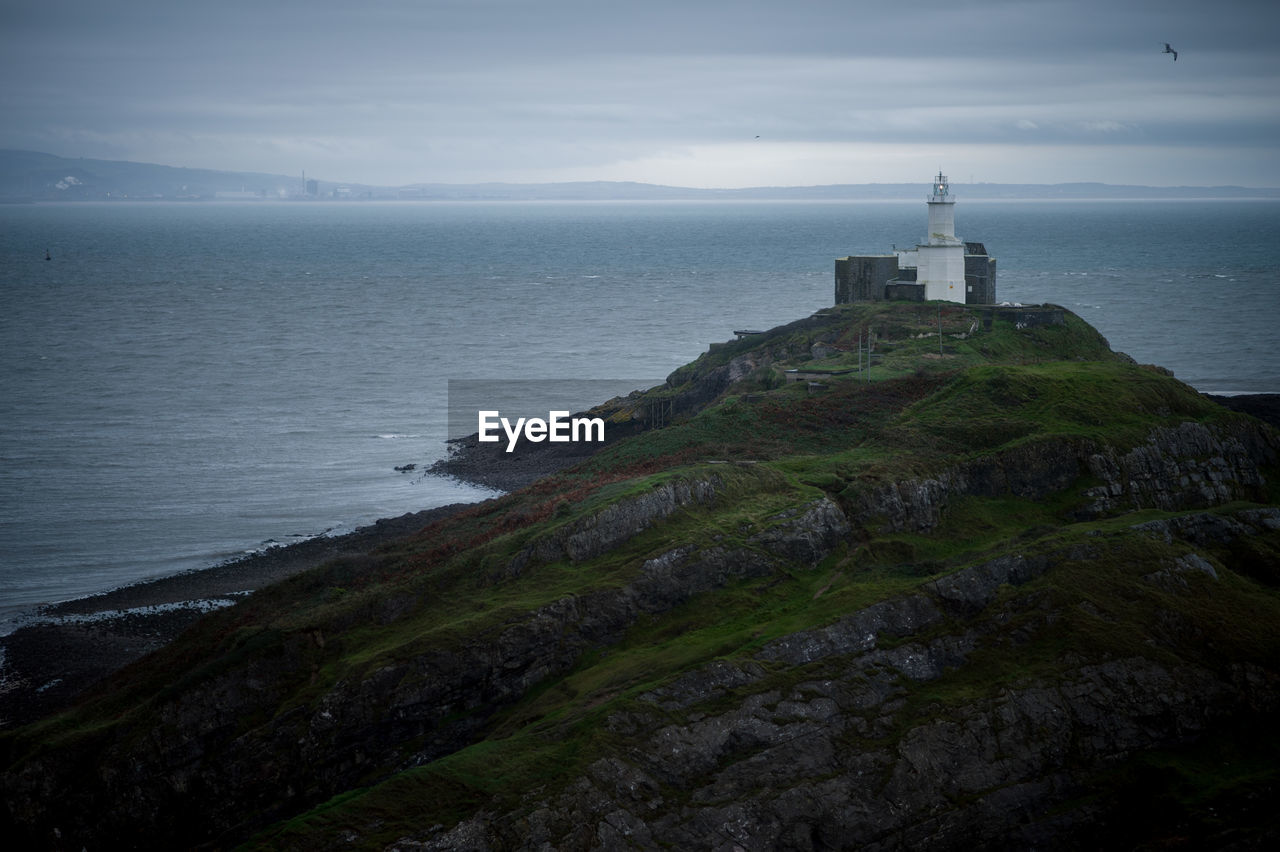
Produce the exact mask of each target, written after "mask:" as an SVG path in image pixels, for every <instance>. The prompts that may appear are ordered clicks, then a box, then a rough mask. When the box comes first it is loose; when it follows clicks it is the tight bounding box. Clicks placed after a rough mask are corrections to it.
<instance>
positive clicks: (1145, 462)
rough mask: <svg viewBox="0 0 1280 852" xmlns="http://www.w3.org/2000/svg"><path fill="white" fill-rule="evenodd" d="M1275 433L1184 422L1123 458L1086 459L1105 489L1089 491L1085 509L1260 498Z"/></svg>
mask: <svg viewBox="0 0 1280 852" xmlns="http://www.w3.org/2000/svg"><path fill="white" fill-rule="evenodd" d="M1276 455H1277V446H1276V442H1275V438H1274V433H1273V432H1269V431H1268V432H1264V431H1262V430H1258V429H1254V428H1248V427H1245V428H1237V429H1234V430H1232V431H1226V430H1224V429H1222V428H1211V427H1208V426H1205V425H1203V424H1201V423H1194V422H1186V423H1180V424H1178V425H1177V426H1174V427H1169V428H1161V429H1156V430H1155V431H1154V432H1153V433H1152V434H1151V435H1150V437H1148V439H1147V441H1146V443H1144V444H1143V445H1141V446H1138V447H1135V448H1133V449H1132V450H1129V451H1128V452H1125V453H1121V452H1119V451H1117V450H1116V449H1115V448H1112V447H1108V448H1104V449H1102V450H1100V451H1099V452H1096V453H1093V454H1091V455H1090V456H1089V457H1088V459H1087V460H1086V464H1087V467H1088V470H1089V472H1090V473H1091V474H1092V475H1093V476H1095V477H1096V478H1098V479H1100V480H1102V484H1101V485H1098V486H1095V487H1093V488H1089V489H1087V490H1086V491H1085V496H1086V497H1087V498H1088V499H1089V500H1090V501H1091V502H1090V505H1089V506H1088V508H1087V509H1086V510H1085V512H1086V513H1088V514H1090V515H1095V516H1100V515H1107V514H1112V513H1115V512H1116V511H1118V510H1122V509H1165V510H1178V509H1199V508H1204V507H1207V506H1218V505H1221V504H1223V503H1229V502H1231V501H1232V500H1246V499H1256V498H1259V497H1262V496H1263V494H1262V489H1263V486H1264V485H1265V482H1266V480H1265V479H1264V477H1263V475H1262V472H1261V470H1259V468H1260V466H1262V465H1267V464H1274V463H1275V459H1276Z"/></svg>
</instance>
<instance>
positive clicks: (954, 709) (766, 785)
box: [391, 548, 1280, 850]
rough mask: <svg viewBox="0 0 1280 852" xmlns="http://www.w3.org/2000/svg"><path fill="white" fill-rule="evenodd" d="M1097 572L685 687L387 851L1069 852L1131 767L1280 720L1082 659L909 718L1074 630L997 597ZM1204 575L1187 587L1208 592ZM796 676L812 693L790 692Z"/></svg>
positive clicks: (1203, 691)
mask: <svg viewBox="0 0 1280 852" xmlns="http://www.w3.org/2000/svg"><path fill="white" fill-rule="evenodd" d="M1095 555H1096V554H1094V553H1093V551H1092V550H1090V549H1089V548H1085V549H1083V550H1075V551H1064V552H1061V553H1057V554H1047V555H1041V556H1038V557H1036V558H1023V557H1018V556H1011V557H1001V558H999V559H996V560H993V561H990V562H987V563H984V564H981V565H977V566H974V567H972V568H970V569H966V570H964V571H961V572H958V573H957V574H954V575H951V576H949V577H945V578H941V579H940V580H938V581H937V582H934V583H931V584H929V586H928V587H927V589H928V591H927V592H926V593H920V594H914V595H909V596H906V597H903V598H898V599H894V600H889V601H884V602H882V603H878V604H875V605H873V606H871V607H868V608H866V609H863V610H860V611H858V612H855V613H851V614H850V615H848V616H846V617H844V618H842V619H840V620H838V621H837V622H835V623H833V624H832V625H830V626H828V627H824V628H821V629H818V630H811V631H804V632H801V633H797V634H793V635H791V636H787V637H784V638H782V639H779V640H776V641H774V642H771V643H768V644H767V645H765V646H764V647H763V648H762V649H761V650H760V651H759V652H758V653H757V654H756V655H755V657H754V658H753V659H748V660H741V661H735V662H728V661H716V662H714V663H711V664H709V665H707V666H705V667H703V668H700V669H698V670H696V671H694V672H690V673H687V674H685V675H682V676H680V677H678V678H675V679H674V680H672V681H671V682H670V683H668V684H666V685H664V686H662V687H660V688H657V689H654V690H652V691H651V692H649V693H646V694H645V695H644V696H642V697H641V699H640V700H639V701H638V702H636V706H635V707H634V708H633V709H630V710H628V711H625V712H620V713H616V714H614V715H612V716H610V717H609V718H608V720H607V721H606V723H605V724H606V727H607V728H608V730H609V731H610V732H611V734H612V735H615V736H617V737H620V738H624V739H625V740H626V741H627V742H628V743H630V744H631V746H630V747H629V748H628V749H627V750H626V751H625V752H619V753H615V754H613V755H611V756H609V757H605V758H602V759H600V760H597V761H596V762H594V763H593V764H591V765H590V766H589V767H587V769H586V771H585V772H583V773H582V774H581V775H580V776H578V777H576V778H573V779H571V780H569V781H568V782H567V783H566V784H565V785H564V786H563V788H561V789H559V790H557V791H556V792H554V793H553V794H551V795H550V796H545V795H544V796H533V797H530V799H529V800H528V802H527V804H526V805H525V806H523V807H521V808H519V809H517V810H510V811H503V810H498V809H492V808H489V809H482V810H480V811H479V812H477V813H475V814H474V815H472V816H471V817H470V818H468V819H465V820H463V821H461V822H460V823H457V824H456V825H453V826H436V827H435V828H434V829H431V830H426V831H424V832H423V833H421V834H418V835H413V836H409V837H405V838H403V839H402V840H401V841H400V842H398V843H396V844H394V845H393V846H392V847H391V848H393V849H399V850H453V849H474V850H489V849H530V850H531V849H544V848H556V849H564V850H578V849H581V850H586V849H612V848H636V849H660V848H679V849H691V850H697V849H707V850H712V849H715V850H718V849H726V850H727V849H744V850H772V849H796V850H816V849H837V848H839V849H846V848H857V849H872V850H902V849H922V848H927V849H945V850H949V849H957V850H959V849H970V848H974V847H975V846H976V847H978V848H1033V847H1041V848H1072V840H1071V838H1073V837H1079V836H1089V834H1090V832H1094V831H1105V828H1098V826H1103V827H1105V825H1106V824H1107V822H1108V821H1109V820H1113V819H1123V818H1124V815H1122V814H1120V815H1118V814H1115V813H1113V812H1112V811H1111V807H1112V805H1113V804H1114V803H1112V802H1108V801H1105V800H1103V801H1099V800H1097V799H1096V798H1094V797H1090V796H1087V795H1085V794H1087V793H1089V792H1090V791H1091V787H1090V779H1091V778H1092V777H1093V774H1094V773H1096V772H1099V771H1102V770H1103V769H1105V768H1106V767H1108V766H1111V765H1113V763H1114V761H1115V759H1116V756H1117V755H1125V754H1129V753H1133V752H1135V751H1141V750H1144V749H1149V748H1154V747H1161V746H1168V745H1174V744H1178V743H1183V742H1186V741H1187V740H1189V739H1192V738H1194V737H1196V736H1199V735H1201V734H1203V733H1205V732H1207V731H1209V730H1211V729H1213V728H1214V727H1216V726H1218V725H1220V724H1224V723H1226V722H1227V720H1229V719H1230V718H1231V717H1232V714H1234V713H1236V712H1238V708H1239V706H1240V705H1241V703H1244V704H1246V705H1249V706H1252V707H1255V708H1259V709H1262V710H1263V712H1267V711H1274V710H1276V709H1280V680H1277V678H1276V675H1275V673H1274V672H1267V671H1264V670H1262V669H1259V668H1258V667H1256V666H1250V665H1247V664H1245V665H1239V666H1234V667H1231V668H1228V669H1226V670H1222V671H1215V670H1213V669H1210V668H1207V667H1203V666H1199V665H1196V664H1192V663H1188V662H1171V661H1169V660H1167V659H1166V660H1163V661H1157V660H1155V659H1152V658H1147V657H1138V656H1132V657H1125V658H1117V659H1110V660H1106V661H1094V662H1089V661H1085V660H1081V659H1077V660H1076V661H1075V662H1074V663H1069V662H1067V661H1066V660H1064V661H1063V665H1062V666H1061V669H1060V670H1059V671H1058V672H1057V673H1056V674H1055V677H1054V679H1053V680H1052V681H1049V680H1044V679H1036V678H1030V679H1028V678H1022V679H1018V680H1014V681H1011V682H1009V683H1008V684H1007V685H1004V686H1000V685H996V684H989V685H988V686H987V687H984V688H983V689H980V690H978V691H977V692H976V693H975V694H974V696H973V697H971V698H968V699H965V698H963V697H961V698H960V699H959V700H955V701H954V702H953V703H951V704H950V705H949V706H941V707H940V706H939V705H937V704H936V703H935V705H933V706H932V707H930V708H929V709H928V711H927V712H923V711H922V708H920V707H919V706H918V705H913V704H912V703H911V701H910V696H911V694H912V691H913V689H915V688H916V686H917V685H920V684H928V683H933V682H939V681H942V680H944V679H945V678H947V677H948V676H949V673H952V672H955V671H957V670H961V669H963V668H964V667H965V666H966V665H969V663H970V660H971V658H972V657H973V655H974V654H975V653H976V652H977V651H978V650H980V649H982V648H984V647H986V646H988V644H989V643H990V642H991V641H992V637H994V636H996V635H998V634H999V633H1000V631H1001V627H1000V625H1001V624H1003V623H1006V622H1008V621H1010V620H1012V619H1026V618H1028V616H1033V617H1032V619H1031V620H1032V622H1033V623H1034V625H1036V626H1035V627H1033V628H1031V631H1030V632H1029V633H1027V634H1024V635H1023V637H1022V640H1021V641H1023V642H1032V641H1034V639H1035V633H1037V632H1039V631H1046V630H1049V629H1051V626H1052V625H1053V624H1054V622H1055V621H1056V619H1057V618H1058V617H1060V613H1055V612H1054V611H1053V610H1046V609H1045V604H1044V598H1043V596H1042V595H1039V594H1035V593H1029V594H1014V595H1012V596H1005V597H1003V598H1001V600H1003V601H1004V603H1002V604H998V605H997V604H996V603H995V602H996V600H997V595H996V592H997V590H998V589H999V588H1000V587H1002V586H1006V587H1007V586H1012V587H1014V588H1017V587H1019V586H1023V585H1025V584H1027V583H1031V582H1033V581H1034V580H1035V579H1036V578H1037V577H1039V576H1043V575H1044V574H1045V573H1046V572H1048V571H1052V570H1053V569H1054V568H1055V567H1056V566H1058V565H1062V564H1067V563H1070V562H1073V561H1077V562H1078V561H1086V562H1087V561H1088V560H1090V559H1091V558H1093V557H1094V556H1095ZM1206 565H1208V563H1207V562H1206V561H1205V560H1203V558H1201V557H1194V556H1186V557H1181V558H1179V559H1178V560H1176V563H1175V564H1173V565H1172V566H1171V568H1172V570H1173V571H1174V572H1175V574H1186V575H1200V576H1201V577H1204V578H1208V579H1209V580H1212V577H1211V576H1210V575H1209V573H1208V571H1207V570H1206V569H1205V566H1206ZM1182 591H1183V592H1187V591H1188V590H1187V589H1186V588H1183V589H1182ZM948 613H952V614H953V615H950V616H949V615H948ZM956 616H960V617H959V618H958V620H957V619H956ZM779 664H781V665H785V666H786V667H787V669H786V670H788V671H800V672H803V675H802V676H800V677H797V678H795V679H794V680H793V681H791V682H789V683H785V682H784V683H781V684H779V683H778V681H777V679H776V677H775V676H774V673H776V672H777V671H778V668H777V666H778V665H779ZM964 694H965V693H963V692H960V693H958V695H960V696H963V695H964ZM1064 801H1071V802H1072V804H1071V805H1070V806H1063V804H1062V803H1063V802H1064Z"/></svg>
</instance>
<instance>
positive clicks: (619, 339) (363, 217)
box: [0, 193, 1280, 634]
mask: <svg viewBox="0 0 1280 852" xmlns="http://www.w3.org/2000/svg"><path fill="white" fill-rule="evenodd" d="M1278 214H1280V202H1277V201H1265V200H1263V201H1254V200H1249V201H1239V200H1221V201H1212V200H1195V201H1190V200H1188V201H1170V200H1166V201H979V200H972V201H966V200H965V199H964V196H963V194H962V193H961V194H960V195H959V201H958V203H957V208H956V231H957V233H958V234H960V235H961V237H962V238H963V239H966V240H975V241H981V242H983V243H985V245H986V248H987V250H988V252H989V253H990V254H991V255H993V256H995V257H996V258H998V289H999V298H1000V299H1001V300H1002V301H1009V302H1013V303H1022V304H1038V303H1044V302H1050V303H1055V304H1060V305H1063V306H1065V307H1067V308H1069V309H1071V310H1072V311H1074V312H1076V313H1078V314H1079V315H1080V316H1082V317H1083V318H1084V319H1086V320H1088V321H1089V322H1090V323H1092V324H1093V325H1094V326H1095V327H1096V328H1098V329H1099V330H1100V331H1101V332H1102V333H1103V334H1104V335H1105V336H1106V337H1107V338H1108V340H1109V341H1110V343H1111V345H1112V346H1113V348H1115V349H1118V350H1120V351H1123V352H1126V353H1128V354H1130V355H1131V356H1133V357H1134V358H1136V359H1138V360H1139V361H1141V362H1145V363H1154V364H1159V365H1162V366H1164V367H1167V368H1169V369H1171V370H1173V371H1174V373H1175V374H1176V375H1177V376H1178V378H1180V379H1181V380H1182V381H1184V382H1187V383H1188V384H1190V385H1191V386H1192V387H1194V388H1196V389H1198V390H1200V391H1204V392H1208V393H1216V394H1240V393H1275V392H1280V346H1278V345H1277V341H1278V340H1280V336H1278V335H1277V331H1276V325H1277V321H1278V320H1280V215H1278ZM926 224H927V213H926V208H925V204H924V198H923V194H922V196H921V198H920V200H918V201H912V202H897V201H880V202H870V201H862V202H856V201H851V202H838V201H814V202H803V201H786V202H783V201H769V202H765V201H760V202H750V201H696V202H694V201H690V202H461V201H457V202H329V203H321V202H293V203H289V202H260V203H254V202H244V203H239V202H216V203H212V202H206V203H179V202H172V203H166V202H156V203H146V202H138V203H131V202H120V203H100V204H99V203H76V204H70V203H68V204H27V205H0V634H2V633H3V632H5V631H6V630H9V629H12V627H13V625H15V624H18V623H20V622H21V620H22V619H23V618H26V617H29V615H30V613H31V612H32V611H33V610H34V608H35V607H37V606H38V605H39V604H42V603H48V602H56V601H60V600H66V599H69V598H76V597H81V596H86V595H90V594H93V593H97V592H101V591H106V590H109V589H111V588H116V587H119V586H121V585H126V584H129V583H132V582H136V581H139V580H144V579H148V578H153V577H157V576H162V575H167V574H173V573H177V572H181V571H187V570H191V569H196V568H202V567H208V566H211V565H215V564H218V563H220V562H223V561H226V560H229V559H233V558H236V557H238V556H241V555H243V554H246V553H250V552H254V551H256V550H259V549H262V548H264V547H270V546H273V545H278V544H288V543H290V542H293V541H298V540H301V539H303V538H307V537H312V536H317V535H326V534H336V533H342V532H347V531H350V530H352V529H354V528H355V527H357V526H361V525H364V524H368V523H370V522H372V521H374V520H376V519H377V518H381V517H390V516H396V515H400V514H403V513H405V512H410V511H417V510H420V509H426V508H432V507H435V506H440V505H444V504H447V503H454V502H458V501H474V500H479V499H483V498H485V497H488V496H492V495H493V494H494V492H492V491H489V490H486V489H483V488H478V487H474V486H470V485H466V484H463V483H459V482H457V481H453V480H450V479H446V478H442V477H439V476H434V475H431V474H429V473H426V472H424V471H425V468H426V467H428V466H429V465H430V464H431V463H432V462H433V461H434V460H436V459H439V458H441V457H442V456H443V455H444V454H445V453H446V452H447V447H446V437H447V435H446V433H447V402H448V384H449V382H450V381H451V380H481V381H507V380H517V381H525V380H530V381H533V380H550V379H571V380H574V381H587V380H605V379H608V380H619V381H632V382H636V383H638V384H637V386H645V385H644V384H643V383H653V382H658V381H661V380H662V379H663V378H664V377H665V376H666V375H667V374H668V373H670V372H671V371H672V370H674V369H675V368H677V367H679V366H681V365H682V364H684V363H686V362H688V361H690V360H692V359H694V358H696V357H697V356H698V355H699V354H700V353H702V352H705V351H706V349H707V346H708V344H709V343H712V342H717V341H723V340H728V339H732V338H733V332H734V331H735V330H738V329H749V328H754V329H764V328H769V327H771V326H774V325H777V324H781V323H785V322H789V321H791V320H794V319H798V318H800V317H804V316H807V315H809V314H811V313H813V312H814V311H816V310H819V309H821V308H823V307H826V306H828V305H830V304H831V302H832V297H833V260H834V258H836V257H840V256H845V255H850V254H871V253H883V252H887V251H889V250H891V248H892V247H893V246H895V245H896V246H911V245H914V244H915V243H917V242H920V241H922V240H923V239H924V231H925V226H926ZM46 257H48V259H46ZM409 465H414V466H415V467H414V468H413V469H411V470H410V469H403V468H407V467H408V466H409ZM397 468H402V469H400V470H398V469H397Z"/></svg>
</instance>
